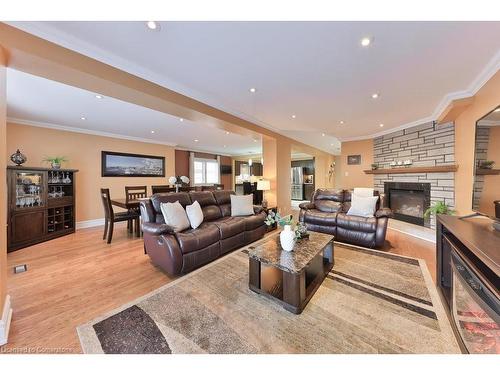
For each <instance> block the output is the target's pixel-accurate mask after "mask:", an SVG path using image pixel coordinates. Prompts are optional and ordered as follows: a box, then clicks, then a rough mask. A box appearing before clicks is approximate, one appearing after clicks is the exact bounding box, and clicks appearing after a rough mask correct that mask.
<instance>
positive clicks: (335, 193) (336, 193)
mask: <svg viewBox="0 0 500 375" xmlns="http://www.w3.org/2000/svg"><path fill="white" fill-rule="evenodd" d="M312 201H313V202H314V203H315V204H316V203H317V202H316V201H332V202H340V203H342V202H343V201H344V190H342V189H318V190H316V192H315V193H314V195H313V197H312Z"/></svg>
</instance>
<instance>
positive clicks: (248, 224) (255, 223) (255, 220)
mask: <svg viewBox="0 0 500 375" xmlns="http://www.w3.org/2000/svg"><path fill="white" fill-rule="evenodd" d="M242 219H243V221H244V223H245V230H246V231H249V230H254V229H256V228H258V227H260V226H262V225H264V222H265V221H266V213H265V212H261V213H259V214H256V215H252V216H245V217H242Z"/></svg>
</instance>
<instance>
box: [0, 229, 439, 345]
mask: <svg viewBox="0 0 500 375" xmlns="http://www.w3.org/2000/svg"><path fill="white" fill-rule="evenodd" d="M387 239H388V244H387V246H386V248H385V249H384V250H385V251H388V252H391V253H396V254H401V255H407V256H412V257H417V258H422V259H424V260H425V261H426V262H427V265H428V267H429V269H430V271H431V275H432V276H433V278H435V255H434V253H435V246H434V244H432V243H430V242H426V241H424V240H420V239H417V238H414V237H411V236H408V235H405V234H403V233H400V232H396V231H392V230H388V234H387ZM24 263H26V264H27V265H28V271H27V272H25V273H21V274H14V273H13V272H12V271H11V273H10V274H9V276H8V280H7V281H8V293H9V294H10V296H11V298H12V306H13V309H14V314H13V318H12V323H11V329H10V335H9V343H8V344H7V345H5V346H3V347H1V348H0V353H1V352H21V353H24V352H26V350H31V351H33V352H49V353H50V352H54V353H80V352H81V348H80V343H79V339H78V336H77V333H76V327H77V326H78V325H80V324H82V323H85V322H88V321H89V320H91V319H93V318H95V317H97V316H99V315H102V314H103V313H105V312H107V311H109V310H112V309H114V308H117V307H119V306H121V305H123V304H125V303H127V302H129V301H131V300H133V299H135V298H137V297H140V296H142V295H144V294H146V293H148V292H150V291H152V290H154V289H156V288H158V287H160V286H162V285H164V284H166V283H168V282H170V281H171V280H172V278H170V277H168V276H167V275H166V274H164V273H163V272H161V271H160V270H159V269H157V268H156V267H154V266H153V265H152V264H151V262H150V260H149V257H148V256H147V255H145V254H144V251H143V244H142V239H140V238H135V237H133V235H131V234H128V233H127V231H126V229H125V228H124V226H123V225H117V228H116V229H115V236H114V238H113V243H112V244H111V245H107V244H106V242H105V241H103V240H102V228H101V227H98V228H89V229H82V230H78V231H77V232H76V233H75V234H72V235H69V236H66V237H62V238H59V239H55V240H52V241H50V242H46V243H43V244H39V245H35V246H32V247H29V248H26V249H22V250H19V251H16V252H14V253H10V254H8V266H9V269H10V270H12V268H13V267H14V266H15V265H18V264H24Z"/></svg>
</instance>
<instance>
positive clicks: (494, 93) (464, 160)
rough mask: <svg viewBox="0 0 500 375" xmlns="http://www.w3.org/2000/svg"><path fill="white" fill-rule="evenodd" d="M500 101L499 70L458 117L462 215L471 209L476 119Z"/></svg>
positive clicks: (459, 207)
mask: <svg viewBox="0 0 500 375" xmlns="http://www.w3.org/2000/svg"><path fill="white" fill-rule="evenodd" d="M499 104H500V71H499V72H497V73H496V74H495V75H494V76H493V77H492V78H491V79H490V80H489V81H488V82H486V83H485V84H484V86H483V87H482V88H481V89H480V90H479V91H478V92H477V93H476V95H474V101H473V103H472V104H471V105H470V106H469V107H468V108H467V109H466V110H465V111H464V112H462V113H461V114H460V115H459V116H458V117H457V118H456V119H455V160H456V163H457V164H458V171H457V172H456V173H455V207H456V210H457V213H458V214H459V215H465V214H468V213H471V212H472V186H473V180H474V148H475V129H476V121H477V120H479V119H480V118H481V117H483V116H485V115H486V114H487V113H488V112H490V111H492V110H493V109H494V108H495V107H497V106H498V105H499Z"/></svg>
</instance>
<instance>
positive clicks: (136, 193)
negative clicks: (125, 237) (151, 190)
mask: <svg viewBox="0 0 500 375" xmlns="http://www.w3.org/2000/svg"><path fill="white" fill-rule="evenodd" d="M147 197H148V187H147V186H125V199H126V200H127V202H128V201H136V200H138V199H141V198H147ZM132 211H136V212H137V213H138V214H139V215H140V214H141V212H140V210H139V209H138V208H137V209H135V210H132ZM139 224H140V223H137V224H136V226H135V229H136V230H137V231H139ZM127 229H128V230H129V232H132V231H133V226H132V220H129V221H128V222H127Z"/></svg>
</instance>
